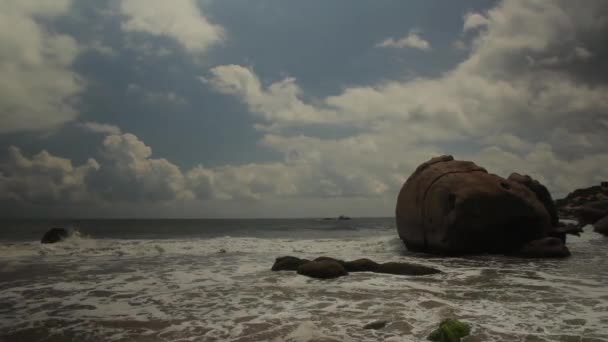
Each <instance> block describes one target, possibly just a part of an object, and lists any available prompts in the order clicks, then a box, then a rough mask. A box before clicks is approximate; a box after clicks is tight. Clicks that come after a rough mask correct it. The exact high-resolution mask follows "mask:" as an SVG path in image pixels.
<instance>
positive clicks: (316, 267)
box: [298, 260, 348, 279]
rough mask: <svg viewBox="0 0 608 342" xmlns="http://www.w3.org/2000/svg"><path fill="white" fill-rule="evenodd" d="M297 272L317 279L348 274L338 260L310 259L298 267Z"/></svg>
mask: <svg viewBox="0 0 608 342" xmlns="http://www.w3.org/2000/svg"><path fill="white" fill-rule="evenodd" d="M298 274H301V275H305V276H308V277H311V278H318V279H333V278H338V277H341V276H345V275H348V272H347V271H346V269H345V268H344V266H342V265H341V264H340V263H339V262H337V261H334V260H323V261H311V262H307V263H305V264H302V265H301V266H300V267H298Z"/></svg>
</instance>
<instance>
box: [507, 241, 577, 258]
mask: <svg viewBox="0 0 608 342" xmlns="http://www.w3.org/2000/svg"><path fill="white" fill-rule="evenodd" d="M515 256H520V257H524V258H565V257H568V256H570V251H569V250H568V247H566V245H565V244H564V243H563V242H562V240H561V239H559V238H556V237H545V238H542V239H538V240H534V241H530V242H528V243H527V244H525V245H524V246H523V247H522V248H521V249H520V250H519V251H518V252H517V253H515Z"/></svg>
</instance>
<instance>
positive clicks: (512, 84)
mask: <svg viewBox="0 0 608 342" xmlns="http://www.w3.org/2000/svg"><path fill="white" fill-rule="evenodd" d="M583 7H584V8H583ZM606 14H608V5H607V4H606V2H604V1H589V2H586V6H579V5H577V4H573V3H572V2H570V1H565V0H563V1H530V0H509V1H503V2H501V3H499V4H498V5H497V6H496V7H495V8H493V9H491V10H489V11H487V12H486V13H484V14H483V18H484V19H485V21H484V23H483V27H484V29H482V30H473V29H470V30H471V32H470V33H469V35H470V39H471V45H470V51H469V53H468V55H467V56H466V58H465V59H464V60H463V61H462V62H461V63H460V64H458V65H456V66H455V67H453V68H452V69H451V70H448V71H447V72H445V73H443V74H441V75H438V76H435V77H426V78H415V79H409V80H406V81H404V80H400V79H397V80H386V81H382V82H378V83H376V84H363V85H360V86H349V87H346V88H344V89H343V91H341V92H340V93H338V94H335V95H332V96H327V97H318V98H315V97H314V96H310V95H309V94H306V93H305V92H304V90H303V88H302V87H300V86H299V84H298V81H297V80H296V79H294V78H291V77H286V78H284V79H281V80H277V81H276V82H270V83H266V82H263V81H262V79H263V77H260V76H259V75H257V74H256V72H255V71H254V70H253V69H252V68H250V67H245V66H239V65H221V66H217V67H214V68H212V69H211V70H210V71H209V73H208V75H206V76H205V78H203V79H202V80H203V81H204V82H205V83H206V84H207V85H208V86H209V87H211V88H212V89H214V90H215V91H217V92H218V93H220V94H223V95H225V96H230V97H234V98H235V99H237V100H239V101H241V102H242V103H244V104H245V105H246V106H247V108H248V110H249V111H250V112H251V114H252V115H253V117H254V118H255V119H256V120H257V121H258V124H259V126H258V127H259V128H261V129H263V131H262V133H261V134H263V138H262V139H261V141H260V144H261V145H262V146H263V147H264V148H267V149H269V150H271V151H273V152H276V153H278V154H279V155H280V156H281V157H280V158H278V159H277V160H274V161H271V162H260V163H247V164H242V165H224V166H214V167H209V166H204V165H198V166H195V167H193V168H191V169H189V170H182V169H180V167H179V166H177V165H176V164H175V163H173V162H172V161H170V160H167V159H163V158H158V157H155V156H154V155H153V153H152V149H151V147H150V146H148V145H146V144H145V143H144V142H143V141H142V140H141V139H140V138H138V137H137V136H135V135H133V134H128V133H127V134H122V133H121V132H119V131H116V130H114V129H112V128H107V127H105V126H104V125H99V126H96V125H88V127H89V129H92V130H95V129H97V130H98V131H100V132H101V131H104V132H105V133H106V134H108V136H107V137H106V138H105V140H104V142H103V144H102V146H101V149H100V156H99V157H97V156H96V159H95V160H98V161H99V162H97V161H95V164H93V163H92V162H91V164H90V165H89V164H86V165H83V166H80V167H72V166H71V163H70V162H69V160H67V159H62V158H59V157H53V156H50V155H47V156H46V157H40V159H41V160H42V159H44V160H53V161H54V162H53V163H51V162H46V163H43V164H45V165H46V164H52V165H62V166H55V167H54V168H51V167H48V168H49V169H50V170H60V171H58V172H55V171H48V172H49V173H53V172H55V174H59V175H66V174H67V175H70V174H74V173H76V174H80V173H83V174H84V176H82V177H84V178H83V179H84V180H83V181H78V182H75V183H76V184H80V183H82V182H84V190H82V186H78V187H76V188H74V189H79V190H78V191H76V190H70V191H67V190H66V191H65V192H63V193H68V194H74V195H70V196H71V197H73V198H75V199H78V198H82V196H85V195H86V196H88V198H93V199H94V200H98V201H104V202H105V203H132V202H136V203H173V204H175V203H184V202H188V201H193V202H197V203H200V201H204V203H205V205H204V207H212V208H217V207H221V206H222V204H218V203H227V202H229V203H232V204H231V205H232V206H233V207H234V208H236V209H237V211H238V208H239V206H240V205H242V204H243V203H260V204H259V206H258V207H256V208H260V207H263V206H264V205H266V206H268V205H270V204H271V203H283V205H284V207H290V206H293V204H295V203H309V204H310V203H313V202H314V203H315V205H316V206H319V207H321V206H322V204H326V203H332V204H335V203H336V202H335V201H338V200H341V201H343V202H342V203H354V201H355V200H353V199H362V200H365V201H366V202H365V203H372V204H370V205H380V204H381V205H382V206H381V207H378V208H376V210H377V212H379V213H381V214H390V213H391V212H392V209H393V208H392V205H393V204H394V198H395V196H396V194H397V192H398V191H399V188H400V187H401V185H402V184H403V182H404V181H405V178H406V177H407V176H409V174H411V172H412V171H413V170H414V169H415V167H416V166H417V165H419V164H420V163H421V162H423V161H425V160H427V159H428V158H430V157H431V156H434V155H438V154H443V153H452V154H454V155H455V157H457V158H460V159H469V160H474V161H476V162H478V163H479V164H480V165H483V166H485V167H487V168H488V169H489V171H491V172H495V173H498V174H500V175H503V176H507V175H508V174H509V173H511V172H513V171H517V172H520V173H528V174H531V175H532V176H533V177H536V178H538V179H540V180H541V181H543V182H544V183H545V184H546V185H547V186H548V187H549V188H550V190H551V191H552V192H553V194H554V195H555V196H556V197H558V196H560V195H564V194H565V193H567V192H569V191H571V190H573V189H575V188H577V187H582V186H588V185H591V184H597V183H598V182H599V181H605V180H606V179H608V173H607V172H608V170H607V169H606V167H605V165H607V163H608V150H607V149H606V146H608V137H607V136H606V134H605V130H606V127H607V126H606V125H607V122H608V120H607V119H606V118H607V117H608V114H607V113H608V85H607V81H608V80H607V79H606V75H608V73H602V72H600V71H603V70H606V61H607V60H608V59H607V58H604V57H606V51H607V50H608V49H606V47H605V46H604V44H603V40H602V37H605V36H606V33H607V31H608V22H606V21H605V19H604V18H605V17H606ZM469 20H470V22H469V24H468V25H469V27H481V26H482V24H479V22H480V21H479V18H477V19H475V20H477V24H475V20H473V19H470V18H469ZM469 20H467V21H469ZM468 37H469V36H468ZM593 71H595V72H593ZM315 125H318V126H326V127H336V128H343V127H348V128H351V127H355V128H357V129H355V130H352V133H351V134H350V135H349V136H344V137H340V138H319V137H315V136H313V134H311V129H310V127H311V126H315ZM37 158H38V157H36V156H35V157H33V158H32V160H35V159H37ZM22 159H23V158H16V157H12V158H11V159H9V161H8V163H7V164H4V165H3V168H2V169H1V170H2V176H1V177H0V179H1V183H0V184H2V189H9V191H5V193H8V194H12V195H10V196H12V197H15V198H21V200H26V199H27V198H32V199H35V198H47V199H48V198H57V197H58V196H59V195H57V194H63V193H62V192H61V191H58V190H55V188H57V187H58V188H62V187H64V188H65V186H64V185H62V184H64V183H62V182H63V181H59V180H60V179H62V180H63V179H64V178H63V176H61V177H59V176H56V177H55V178H53V180H52V182H51V184H60V185H56V186H55V187H54V188H53V187H51V188H47V187H44V186H38V187H37V186H36V183H35V182H34V180H35V177H34V176H31V175H34V174H35V173H34V171H33V168H27V167H26V168H23V167H21V168H20V167H18V166H15V165H20V164H26V165H28V164H27V163H24V162H22V161H21V160H22ZM26 160H30V159H27V158H26ZM87 165H88V166H87ZM94 165H97V166H96V167H95V166H94ZM16 170H17V171H16ZM24 170H25V171H24ZM74 170H83V171H80V173H78V172H76V171H74ZM45 172H47V171H45ZM22 175H23V177H24V178H25V179H26V180H21V177H22ZM28 177H29V178H28ZM79 177H80V176H79ZM79 177H75V176H74V177H72V178H76V179H78V180H80V179H81V178H79ZM68 178H69V177H68ZM43 180H44V179H43ZM44 181H45V182H49V181H47V180H44ZM72 183H74V182H72ZM72 183H70V184H72ZM14 184H17V185H14ZM30 187H32V188H31V189H30ZM68 188H69V187H68ZM10 189H12V190H10ZM16 189H18V190H16ZM37 189H38V190H40V191H42V192H43V193H46V192H48V193H49V194H50V195H46V197H44V196H43V195H42V194H38V195H35V196H34V195H31V196H30V195H21V194H32V193H36V191H38V190H37ZM66 189H67V188H66ZM70 189H72V188H70ZM83 194H85V195H83ZM307 201H308V202H307ZM234 203H237V204H234ZM287 204H290V205H287ZM243 207H245V205H243ZM266 210H270V209H268V208H267V207H266ZM239 214H240V211H238V212H237V213H236V214H235V215H239Z"/></svg>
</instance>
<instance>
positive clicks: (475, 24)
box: [462, 12, 490, 32]
mask: <svg viewBox="0 0 608 342" xmlns="http://www.w3.org/2000/svg"><path fill="white" fill-rule="evenodd" d="M489 23H490V21H489V20H488V18H486V17H485V16H483V15H482V14H479V13H473V12H470V13H467V14H466V15H465V16H464V26H463V29H462V30H463V31H464V32H466V31H470V30H474V29H476V28H479V27H485V26H487V25H488V24H489Z"/></svg>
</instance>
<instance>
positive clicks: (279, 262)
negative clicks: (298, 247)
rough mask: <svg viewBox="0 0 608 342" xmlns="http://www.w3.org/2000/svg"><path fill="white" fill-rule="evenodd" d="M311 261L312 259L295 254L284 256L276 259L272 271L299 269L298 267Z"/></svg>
mask: <svg viewBox="0 0 608 342" xmlns="http://www.w3.org/2000/svg"><path fill="white" fill-rule="evenodd" d="M308 262H310V260H306V259H300V258H296V257H294V256H283V257H278V258H276V259H275V261H274V264H273V265H272V268H271V270H272V271H297V270H298V267H300V266H302V265H303V264H305V263H308Z"/></svg>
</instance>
